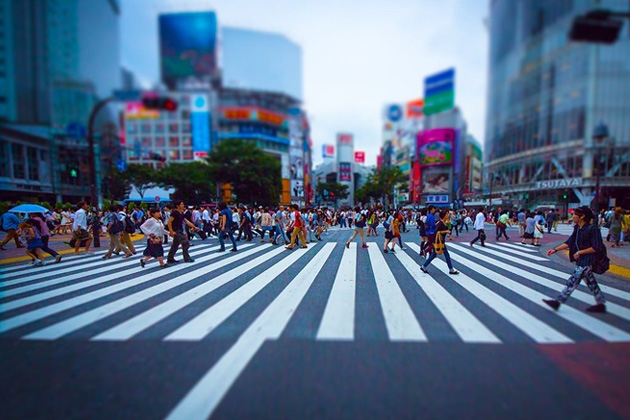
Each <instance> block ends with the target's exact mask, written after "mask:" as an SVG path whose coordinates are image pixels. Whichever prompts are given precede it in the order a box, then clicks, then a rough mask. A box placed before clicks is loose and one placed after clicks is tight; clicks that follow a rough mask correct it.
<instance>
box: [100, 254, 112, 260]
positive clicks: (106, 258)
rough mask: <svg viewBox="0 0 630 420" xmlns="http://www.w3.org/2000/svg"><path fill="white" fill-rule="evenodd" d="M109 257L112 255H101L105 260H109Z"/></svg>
mask: <svg viewBox="0 0 630 420" xmlns="http://www.w3.org/2000/svg"><path fill="white" fill-rule="evenodd" d="M109 258H110V257H108V256H107V255H103V256H102V257H101V259H103V260H109Z"/></svg>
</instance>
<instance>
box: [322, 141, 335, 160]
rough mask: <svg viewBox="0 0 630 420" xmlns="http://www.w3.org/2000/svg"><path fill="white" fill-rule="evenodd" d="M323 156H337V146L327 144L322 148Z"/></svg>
mask: <svg viewBox="0 0 630 420" xmlns="http://www.w3.org/2000/svg"><path fill="white" fill-rule="evenodd" d="M322 155H323V156H324V157H325V158H326V157H333V156H335V146H334V145H333V144H325V145H323V146H322Z"/></svg>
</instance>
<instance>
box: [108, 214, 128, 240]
mask: <svg viewBox="0 0 630 420" xmlns="http://www.w3.org/2000/svg"><path fill="white" fill-rule="evenodd" d="M114 217H115V218H116V219H115V220H114V223H112V225H111V227H110V228H109V234H110V235H118V234H119V233H120V232H122V231H123V230H124V229H125V225H123V222H122V221H121V220H120V219H119V218H118V215H114Z"/></svg>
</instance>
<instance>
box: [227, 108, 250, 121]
mask: <svg viewBox="0 0 630 420" xmlns="http://www.w3.org/2000/svg"><path fill="white" fill-rule="evenodd" d="M223 115H225V119H226V120H249V119H251V112H250V111H249V109H238V108H235V109H225V110H224V111H223Z"/></svg>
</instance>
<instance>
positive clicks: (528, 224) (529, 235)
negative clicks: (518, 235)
mask: <svg viewBox="0 0 630 420" xmlns="http://www.w3.org/2000/svg"><path fill="white" fill-rule="evenodd" d="M535 231H536V219H535V218H534V213H531V212H530V213H528V214H527V219H525V232H523V240H522V241H521V244H522V245H525V240H526V239H531V240H532V243H531V244H532V245H534V239H535V238H534V232H535Z"/></svg>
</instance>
